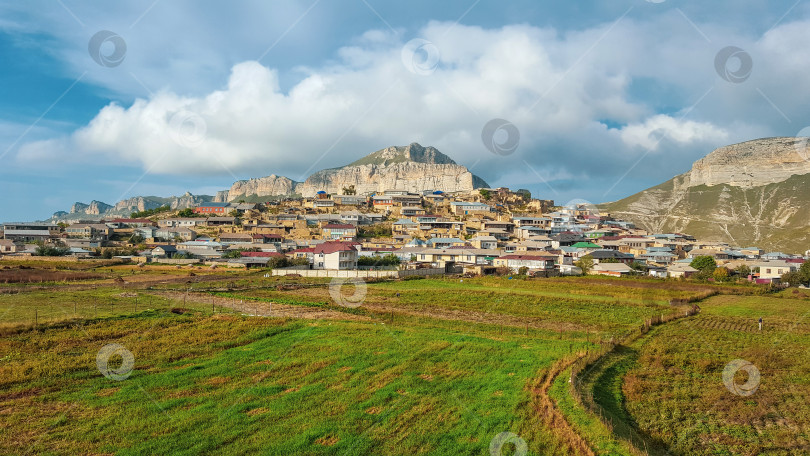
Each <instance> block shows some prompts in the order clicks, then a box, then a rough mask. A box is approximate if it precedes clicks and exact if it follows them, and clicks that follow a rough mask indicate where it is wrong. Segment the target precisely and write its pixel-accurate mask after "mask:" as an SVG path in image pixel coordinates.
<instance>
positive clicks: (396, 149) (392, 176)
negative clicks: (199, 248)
mask: <svg viewBox="0 0 810 456" xmlns="http://www.w3.org/2000/svg"><path fill="white" fill-rule="evenodd" d="M350 186H354V188H355V191H356V192H357V194H358V195H368V194H372V193H377V192H381V191H384V190H407V191H411V192H421V191H424V190H442V191H447V192H456V191H469V190H473V189H475V188H480V187H488V186H489V185H488V184H487V183H486V181H484V180H483V179H482V178H480V177H478V176H476V175H474V174H472V173H471V172H470V171H469V170H468V169H467V168H466V167H464V166H462V165H459V164H457V163H456V162H455V161H453V159H451V158H450V157H449V156H447V155H445V154H443V153H442V152H440V151H439V150H438V149H436V148H434V147H431V146H427V147H423V146H421V145H420V144H418V143H411V144H409V145H407V146H390V147H386V148H384V149H380V150H378V151H376V152H372V153H370V154H368V155H366V156H364V157H362V158H360V159H358V160H355V161H354V162H352V163H349V164H348V165H344V166H341V167H338V168H330V169H323V170H320V171H316V172H314V173H313V174H311V175H310V176H309V177H308V178H307V179H306V180H305V181H304V182H296V181H294V180H292V179H290V178H288V177H286V176H279V175H276V174H271V175H269V176H265V177H257V178H251V179H244V180H238V181H236V182H234V183H233V184H232V185H231V187H230V188H229V189H228V190H221V191H218V192H217V193H216V195H213V196H209V195H192V194H191V193H189V192H186V193H185V194H184V195H182V196H179V197H178V196H171V197H158V196H136V197H132V198H128V199H124V200H121V201H118V202H117V203H115V204H113V205H110V204H107V203H104V202H101V201H95V200H94V201H92V202H91V203H90V204H85V203H81V202H76V203H74V204H73V206H72V207H71V210H70V212H65V211H59V212H56V213H54V214H53V216H51V220H52V221H69V220H78V219H98V218H103V217H111V216H114V217H126V216H129V214H130V213H132V212H139V211H144V210H148V209H155V208H157V207H160V206H164V205H168V206H169V207H171V208H172V209H173V210H177V209H185V208H188V207H193V206H196V205H198V204H201V203H207V202H232V201H237V200H240V199H246V200H251V199H257V198H270V199H272V198H273V197H286V196H295V195H300V196H305V197H306V196H314V195H315V194H316V193H317V192H318V191H326V192H327V193H336V194H340V193H342V192H343V189H344V188H348V187H350Z"/></svg>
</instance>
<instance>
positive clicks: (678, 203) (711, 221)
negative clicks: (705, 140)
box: [601, 138, 810, 252]
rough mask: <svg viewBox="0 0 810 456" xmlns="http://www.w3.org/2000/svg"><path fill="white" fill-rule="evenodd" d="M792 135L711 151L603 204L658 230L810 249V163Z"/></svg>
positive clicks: (779, 247) (793, 249)
mask: <svg viewBox="0 0 810 456" xmlns="http://www.w3.org/2000/svg"><path fill="white" fill-rule="evenodd" d="M797 141H799V139H797V138H766V139H760V140H756V141H749V142H746V143H741V144H736V145H732V146H727V147H723V148H720V149H717V150H715V151H714V152H712V153H711V154H709V155H707V156H706V157H704V158H703V159H701V160H698V161H697V162H695V164H694V165H693V167H692V169H691V170H690V171H689V172H687V173H684V174H681V175H679V176H676V177H674V178H673V179H670V180H669V181H667V182H664V183H663V184H660V185H657V186H655V187H652V188H649V189H647V190H644V191H642V192H639V193H637V194H635V195H632V196H629V197H627V198H624V199H622V200H619V201H615V202H612V203H605V204H603V205H601V209H603V210H605V211H607V212H610V213H611V214H612V215H614V216H616V217H620V218H625V219H628V220H632V221H633V222H634V223H636V224H637V225H639V226H641V227H644V228H646V229H648V230H650V231H655V232H683V233H689V234H691V235H694V236H697V237H698V238H700V239H705V240H713V241H723V242H728V243H730V244H732V245H737V246H742V247H745V246H749V245H756V246H759V247H761V248H764V249H769V250H781V251H787V252H804V251H806V250H807V249H810V217H808V215H810V162H808V161H807V160H804V157H803V156H802V154H801V153H800V150H799V149H797V148H796V147H795V145H796V144H797Z"/></svg>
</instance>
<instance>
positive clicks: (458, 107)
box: [0, 0, 810, 221]
mask: <svg viewBox="0 0 810 456" xmlns="http://www.w3.org/2000/svg"><path fill="white" fill-rule="evenodd" d="M808 14H810V4H806V3H805V2H796V1H795V0H790V1H764V0H763V1H746V2H737V1H713V2H705V1H671V0H667V1H662V2H659V1H658V0H656V1H644V0H626V1H611V2H597V1H592V2H590V1H581V2H551V1H515V2H509V3H508V4H506V5H504V4H503V2H495V1H487V0H481V1H479V2H475V1H443V2H427V1H411V2H383V1H380V0H366V1H363V0H359V1H336V2H327V1H300V2H294V1H276V2H266V1H251V2H247V1H236V2H229V3H227V4H226V3H225V2H212V1H208V2H192V1H168V0H158V1H156V2H152V1H149V2H115V3H114V4H112V5H110V4H104V5H102V4H100V3H97V4H90V3H88V2H78V1H72V0H62V1H61V2H60V1H51V0H48V1H45V0H42V1H31V2H16V3H8V4H3V5H0V53H1V54H2V56H3V65H2V67H0V154H1V155H0V190H2V192H3V194H4V195H6V197H5V198H3V199H2V202H0V221H11V220H32V219H43V218H47V217H48V216H50V214H52V213H53V212H55V211H57V210H68V209H69V208H70V206H71V204H72V203H74V202H76V201H82V202H89V201H90V200H92V199H97V200H101V201H104V202H107V203H110V204H113V203H115V202H116V201H118V200H120V199H122V198H126V197H131V196H136V195H160V196H169V195H173V194H174V195H179V194H182V193H184V192H185V191H187V190H188V191H191V192H192V193H195V194H198V193H206V194H212V193H213V192H215V191H216V190H219V189H226V188H228V187H229V186H230V184H231V183H232V182H233V181H234V180H235V179H245V178H250V177H261V176H265V175H269V174H279V175H286V176H288V177H290V178H292V179H295V180H302V179H303V178H304V177H306V175H308V174H309V173H311V172H312V171H315V170H318V169H321V168H325V167H332V166H340V165H343V164H346V163H349V162H351V161H354V160H356V159H357V158H359V157H361V156H363V155H366V154H368V153H370V152H373V151H375V150H378V149H381V148H383V147H386V146H389V145H404V144H408V143H410V142H414V141H416V142H420V143H421V144H423V145H433V146H435V147H437V148H439V150H441V151H443V152H444V153H446V154H448V155H450V156H451V157H452V158H453V159H455V160H456V161H457V162H459V163H460V164H463V165H466V166H468V167H469V168H470V169H471V170H472V171H473V172H474V173H476V174H478V175H480V176H481V177H483V178H484V179H486V180H487V181H488V182H489V183H490V184H491V185H497V186H500V185H504V186H509V187H513V188H528V189H530V190H532V192H533V193H534V194H535V195H536V196H538V197H541V198H547V199H554V200H556V201H558V202H559V203H565V202H567V201H570V200H573V199H584V200H588V201H592V202H603V201H611V200H615V199H619V198H622V197H624V196H627V195H629V194H632V193H634V192H636V191H639V190H642V189H644V188H647V187H649V186H652V185H655V184H658V183H660V182H663V181H665V180H667V179H669V178H671V177H672V176H673V175H675V174H679V173H682V172H685V171H687V170H688V169H689V166H690V165H691V163H692V162H693V161H694V160H696V159H698V158H700V157H702V156H703V155H705V154H707V153H708V152H710V151H711V150H712V149H714V148H716V147H719V146H722V145H725V144H729V143H734V142H740V141H745V140H748V139H754V138H757V137H764V136H793V135H796V134H797V133H798V132H799V131H800V130H802V129H803V128H804V127H807V126H808V125H810V111H808V110H807V109H806V100H807V99H808V95H810V79H809V78H807V76H806V75H807V74H810V71H808V70H810V58H808V57H810V55H808V54H809V53H810V51H809V50H808V49H810V47H808V42H809V41H810V27H809V26H810V23H808V22H810V20H809V18H808ZM101 31H109V32H112V33H111V34H114V35H117V36H118V37H120V40H121V41H122V42H124V43H125V45H126V52H125V53H124V54H123V55H124V58H123V61H121V62H113V63H112V64H107V65H106V66H105V65H104V64H99V63H97V61H96V60H99V61H101V62H102V63H103V62H104V61H103V60H102V57H103V56H105V55H107V54H109V53H111V52H112V51H113V50H114V48H115V45H114V44H113V42H111V41H110V40H107V41H106V42H103V43H102V44H101V46H100V47H99V48H98V49H96V51H97V52H96V53H95V57H96V59H94V58H93V56H92V55H91V52H90V49H89V48H90V47H91V40H92V38H93V37H94V36H95V35H97V33H98V32H101ZM108 35H109V34H108ZM412 40H422V41H412ZM414 43H416V44H414ZM419 44H422V46H421V47H418V45H419ZM728 46H736V47H737V48H739V52H736V53H732V55H733V56H734V57H732V58H730V59H727V60H725V61H723V62H721V64H722V65H721V66H720V67H718V65H717V63H716V58H717V56H718V53H720V51H721V50H722V49H724V48H727V47H728ZM414 50H415V52H412V51H414ZM100 56H101V57H100ZM741 57H742V60H740V58H741ZM746 58H750V62H751V67H750V71H748V70H749V69H748V68H742V69H741V68H739V66H740V65H741V64H744V63H745V62H744V61H745V59H746ZM738 70H742V71H738ZM736 73H739V74H740V78H739V79H738V80H734V74H736ZM729 75H731V76H729ZM496 118H498V119H505V120H507V121H509V122H510V123H511V124H513V125H514V126H515V128H516V130H517V131H518V132H519V134H520V139H519V144H518V147H517V149H516V150H515V151H514V153H510V154H505V155H499V154H497V153H492V152H491V151H490V150H488V149H487V147H486V146H485V145H484V144H483V142H482V139H481V132H482V129H483V127H484V125H486V124H487V122H488V121H490V120H492V119H496ZM496 135H499V136H496V142H498V141H505V140H506V139H508V138H506V136H505V135H507V133H506V131H505V130H502V131H498V132H497V133H496Z"/></svg>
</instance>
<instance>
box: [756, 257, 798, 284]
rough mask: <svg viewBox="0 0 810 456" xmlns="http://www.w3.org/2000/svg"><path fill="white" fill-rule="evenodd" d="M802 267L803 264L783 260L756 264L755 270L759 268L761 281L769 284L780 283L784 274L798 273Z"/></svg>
mask: <svg viewBox="0 0 810 456" xmlns="http://www.w3.org/2000/svg"><path fill="white" fill-rule="evenodd" d="M800 266H801V264H797V263H788V262H787V261H782V260H774V261H763V262H760V263H754V268H759V279H760V280H766V281H768V282H779V281H780V279H781V278H782V275H783V274H787V273H788V272H791V271H796V270H797V269H798V268H799V267H800Z"/></svg>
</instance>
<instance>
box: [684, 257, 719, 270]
mask: <svg viewBox="0 0 810 456" xmlns="http://www.w3.org/2000/svg"><path fill="white" fill-rule="evenodd" d="M689 266H692V267H693V268H695V269H697V270H699V271H703V272H707V273H709V274H711V273H712V272H714V270H715V268H717V262H716V261H714V258H712V257H710V256H699V257H695V258H693V259H692V262H691V263H689Z"/></svg>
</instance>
